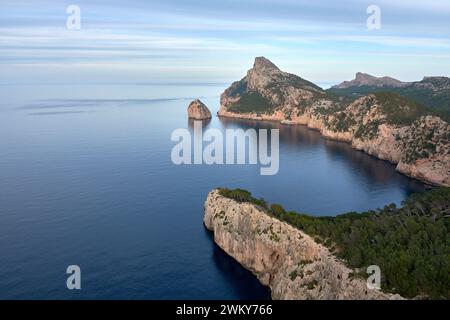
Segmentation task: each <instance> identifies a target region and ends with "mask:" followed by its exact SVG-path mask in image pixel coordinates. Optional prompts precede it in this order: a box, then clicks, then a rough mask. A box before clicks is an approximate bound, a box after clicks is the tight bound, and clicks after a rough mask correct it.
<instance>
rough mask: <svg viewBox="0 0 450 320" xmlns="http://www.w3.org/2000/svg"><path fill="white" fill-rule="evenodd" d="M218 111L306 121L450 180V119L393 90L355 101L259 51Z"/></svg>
mask: <svg viewBox="0 0 450 320" xmlns="http://www.w3.org/2000/svg"><path fill="white" fill-rule="evenodd" d="M218 115H219V116H222V117H234V118H243V119H253V120H272V121H278V122H281V123H283V124H290V125H292V124H300V125H306V126H308V127H309V128H311V129H315V130H319V131H320V132H321V133H322V134H323V135H324V136H325V137H326V138H329V139H333V140H339V141H345V142H348V143H351V144H352V146H353V147H354V148H355V149H358V150H362V151H365V152H367V153H368V154H371V155H373V156H376V157H378V158H380V159H383V160H388V161H390V162H392V163H394V164H397V170H398V171H399V172H401V173H403V174H406V175H408V176H410V177H413V178H416V179H419V180H422V181H424V182H426V183H429V184H433V185H440V186H450V151H449V146H450V126H449V124H448V123H447V122H446V121H443V120H442V119H440V118H439V117H437V116H430V115H429V116H426V115H424V110H423V109H421V107H420V106H419V105H417V104H416V103H414V102H412V101H411V100H409V99H406V98H404V97H402V96H399V95H397V94H394V93H381V92H380V93H373V94H368V95H366V96H363V97H360V98H358V99H356V100H354V101H353V102H351V101H348V100H347V99H346V98H344V97H339V96H338V97H336V96H333V95H330V94H328V93H327V92H326V91H324V90H322V89H321V88H320V87H318V86H316V85H314V84H313V83H311V82H309V81H307V80H304V79H302V78H300V77H298V76H295V75H292V74H289V73H286V72H283V71H281V70H280V69H278V68H277V67H276V66H275V65H274V64H273V63H271V62H270V61H268V60H267V59H265V58H261V57H260V58H256V59H255V64H254V66H253V68H252V69H250V70H249V71H248V72H247V75H246V76H245V77H244V78H243V79H242V80H240V81H237V82H234V83H233V84H232V85H231V86H230V87H229V88H228V89H226V90H225V92H224V93H223V94H222V95H221V106H220V110H219V112H218ZM419 142H420V143H419Z"/></svg>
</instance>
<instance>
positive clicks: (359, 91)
mask: <svg viewBox="0 0 450 320" xmlns="http://www.w3.org/2000/svg"><path fill="white" fill-rule="evenodd" d="M428 82H430V80H428ZM378 92H385V93H386V92H389V93H393V94H397V95H400V96H403V97H405V98H407V99H410V100H412V101H414V102H415V103H417V104H418V105H421V106H423V107H422V108H423V110H424V111H425V112H426V114H431V115H437V116H439V117H441V118H442V119H444V120H445V121H447V122H450V90H441V91H433V90H430V89H427V88H420V87H418V86H414V85H413V86H407V87H400V88H387V87H381V88H377V87H369V86H362V87H354V88H348V89H328V90H327V93H328V94H331V95H336V96H341V97H348V98H352V99H357V98H359V97H362V96H365V95H368V94H370V93H378Z"/></svg>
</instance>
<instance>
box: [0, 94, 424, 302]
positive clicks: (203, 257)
mask: <svg viewBox="0 0 450 320" xmlns="http://www.w3.org/2000/svg"><path fill="white" fill-rule="evenodd" d="M223 88H224V86H220V85H212V86H207V85H202V86H181V85H179V86H90V87H82V86H42V87H34V86H23V87H16V86H2V87H0V94H1V96H2V101H1V103H2V105H1V106H0V298H1V299H6V298H8V299H40V298H44V299H50V298H52V299H53V298H56V299H76V298H84V299H91V298H95V299H262V298H267V297H268V291H267V290H266V289H265V288H263V287H262V286H260V285H259V284H258V282H257V281H256V279H255V278H254V277H253V276H252V275H251V274H250V273H249V272H248V271H246V270H244V269H243V268H241V267H240V266H239V265H238V264H237V263H236V262H235V261H234V260H233V259H231V258H229V257H228V256H227V255H225V254H224V253H223V252H222V251H221V250H220V249H219V248H217V246H215V245H214V243H213V240H212V238H211V234H210V233H209V232H207V231H206V230H205V229H204V227H203V224H202V218H203V203H204V201H205V198H206V195H207V193H208V191H210V190H211V189H212V188H214V187H217V186H225V187H242V188H246V189H248V190H251V191H252V192H253V193H254V194H255V195H256V196H258V197H264V198H265V199H266V200H268V201H269V202H278V203H282V204H284V206H285V207H286V208H287V209H292V210H297V211H301V212H308V213H311V214H314V215H334V214H338V213H342V212H347V211H352V210H367V209H375V208H377V207H381V206H384V205H385V204H388V203H392V202H395V203H397V204H399V203H400V202H401V201H402V200H404V199H405V198H406V197H407V196H408V195H409V194H410V193H412V192H415V191H421V190H423V187H424V186H423V185H422V184H421V183H419V182H417V181H415V180H411V179H408V178H406V177H404V176H402V175H400V174H398V173H396V171H395V168H394V166H393V165H391V164H389V163H387V162H385V161H380V160H377V159H375V158H373V157H370V156H368V155H366V154H364V153H362V152H357V151H354V150H352V149H351V147H350V146H349V145H347V144H345V143H339V142H333V141H328V140H324V139H323V138H322V137H321V136H320V134H319V133H317V132H315V131H312V130H309V129H307V128H305V127H285V126H283V127H282V126H279V125H278V124H274V123H262V122H259V123H258V122H252V121H238V120H235V121H231V120H223V119H218V118H217V117H214V118H213V119H212V121H211V122H209V123H207V124H206V128H219V129H220V130H224V129H225V128H244V129H245V128H250V127H262V128H272V127H279V128H280V129H281V131H280V141H281V145H280V170H279V173H278V175H276V176H260V175H259V168H258V167H257V166H248V165H247V166H245V165H232V166H207V165H202V166H175V165H173V164H172V162H171V159H170V152H171V149H172V147H173V145H174V144H175V143H173V142H171V141H170V135H171V133H172V131H173V130H174V129H177V128H189V123H188V120H187V117H186V107H187V105H188V103H189V99H190V98H191V97H203V100H204V102H205V103H206V104H207V105H209V106H210V108H211V109H212V111H213V113H215V111H217V109H218V102H219V99H218V95H219V94H220V92H221V91H222V90H223ZM71 264H76V265H79V266H80V267H81V270H82V290H81V291H69V290H67V289H66V277H67V275H66V274H65V270H66V268H67V266H68V265H71Z"/></svg>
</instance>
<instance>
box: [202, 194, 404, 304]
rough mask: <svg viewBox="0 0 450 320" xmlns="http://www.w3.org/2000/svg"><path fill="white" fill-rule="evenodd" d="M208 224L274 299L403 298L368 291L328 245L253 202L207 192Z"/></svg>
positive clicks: (230, 252) (220, 244)
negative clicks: (239, 200)
mask: <svg viewBox="0 0 450 320" xmlns="http://www.w3.org/2000/svg"><path fill="white" fill-rule="evenodd" d="M204 224H205V226H206V228H207V229H209V230H211V231H212V232H213V233H214V241H215V242H216V243H217V245H218V246H219V247H221V248H222V249H223V250H224V251H225V252H226V253H227V254H229V255H230V256H232V257H233V258H234V259H236V260H237V261H238V262H239V263H240V264H241V265H242V266H244V267H245V268H246V269H248V270H250V271H251V272H252V273H253V274H254V275H255V276H256V277H257V278H258V279H259V281H260V282H261V283H262V284H263V285H265V286H268V287H270V289H271V294H272V298H273V299H282V300H288V299H293V300H301V299H359V300H362V299H401V298H402V297H400V296H399V295H393V294H388V293H384V292H382V291H379V290H376V289H368V287H367V284H366V281H365V280H364V279H361V278H358V277H354V276H352V275H353V270H351V269H349V268H348V267H347V266H345V265H344V263H343V262H342V261H340V260H339V259H338V258H336V256H334V255H333V254H332V253H330V251H329V250H328V249H327V248H326V247H324V246H323V245H321V244H319V243H317V242H315V241H314V239H313V238H312V237H310V236H309V235H307V234H305V233H304V232H303V231H301V230H299V229H297V228H294V227H293V226H291V225H289V224H287V223H285V222H283V221H280V220H278V219H276V218H274V217H272V216H270V215H268V214H267V213H266V212H264V210H263V209H262V208H260V207H258V206H257V205H255V204H253V203H248V202H238V201H235V200H233V199H230V198H227V197H224V196H222V195H221V194H220V192H219V191H218V190H213V191H211V192H210V193H209V194H208V197H207V199H206V202H205V214H204Z"/></svg>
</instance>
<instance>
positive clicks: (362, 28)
mask: <svg viewBox="0 0 450 320" xmlns="http://www.w3.org/2000/svg"><path fill="white" fill-rule="evenodd" d="M0 5H1V10H0V70H1V72H0V84H23V83H26V84H33V83H166V82H170V83H177V82H179V83H186V82H194V83H200V82H201V83H228V82H231V81H234V80H238V79H240V78H241V77H242V76H243V75H244V74H245V72H246V71H247V70H248V69H249V68H250V67H251V66H252V64H253V60H254V57H256V56H265V57H267V58H269V59H270V60H272V61H273V62H274V63H275V64H277V65H278V66H279V67H280V68H281V69H282V70H285V71H288V72H290V73H295V74H297V75H299V76H301V77H303V78H305V79H308V80H311V81H314V82H316V83H319V84H322V85H324V86H326V84H332V83H338V82H341V81H343V80H350V79H352V78H353V77H354V75H355V73H356V72H358V71H361V72H366V73H369V74H373V75H375V76H385V75H389V76H392V77H395V78H398V79H400V80H403V81H417V80H421V79H422V78H423V77H424V76H437V75H443V76H450V1H449V0H428V1H425V0H423V1H422V0H408V1H406V0H404V1H400V0H378V1H376V0H370V1H364V0H348V1H328V0H327V1H326V0H314V1H310V0H258V1H256V0H240V1H235V0H220V1H215V0H209V1H205V0H191V1H187V0H146V1H145V0H123V1H118V0H107V1H104V0H87V1H85V0H71V1H61V0H29V1H23V0H0ZM69 5H77V6H78V7H79V8H80V10H81V12H80V21H81V25H80V26H81V28H80V29H79V30H70V29H68V28H67V26H66V21H67V19H68V17H69V14H67V12H66V10H67V7H68V6H69ZM369 5H377V6H378V7H379V8H380V12H381V25H380V29H377V30H370V29H368V27H367V24H366V21H367V19H368V18H369V16H370V14H368V13H367V12H366V10H367V8H368V6H369Z"/></svg>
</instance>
